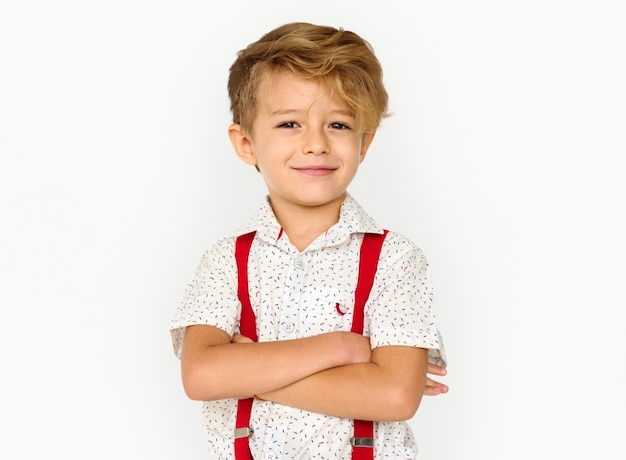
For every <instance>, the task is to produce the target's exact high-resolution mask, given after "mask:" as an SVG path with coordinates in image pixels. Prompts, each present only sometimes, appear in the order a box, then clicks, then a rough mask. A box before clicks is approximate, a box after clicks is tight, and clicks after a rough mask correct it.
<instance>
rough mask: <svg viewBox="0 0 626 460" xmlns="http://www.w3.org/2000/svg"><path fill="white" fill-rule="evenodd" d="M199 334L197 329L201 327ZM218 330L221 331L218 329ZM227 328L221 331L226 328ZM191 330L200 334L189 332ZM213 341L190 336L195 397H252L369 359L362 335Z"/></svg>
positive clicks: (189, 387)
mask: <svg viewBox="0 0 626 460" xmlns="http://www.w3.org/2000/svg"><path fill="white" fill-rule="evenodd" d="M196 332H197V331H196ZM213 332H215V331H213ZM220 332H221V331H220ZM187 333H188V334H192V335H193V334H194V333H195V332H194V331H191V330H189V331H188V332H187ZM221 333H222V334H223V336H221V337H220V336H219V333H216V334H217V336H218V339H217V340H215V338H213V339H212V340H211V341H209V342H208V344H207V342H206V341H203V340H197V338H194V337H193V336H192V337H191V338H190V340H189V341H188V340H187V337H186V338H185V343H184V346H183V354H182V360H181V361H182V375H183V385H184V387H185V391H186V392H187V395H188V396H189V397H190V398H191V399H195V400H203V401H207V400H215V399H226V398H247V397H250V396H252V395H253V394H259V393H265V392H269V391H272V390H275V389H277V388H282V387H285V386H287V385H290V384H292V383H294V382H296V381H298V380H301V379H303V378H305V377H308V376H310V375H312V374H315V373H317V372H320V371H323V370H325V369H329V368H332V367H334V366H341V365H345V364H347V363H351V362H358V361H364V360H366V359H369V357H367V358H366V356H367V355H366V354H364V353H363V350H367V347H360V349H355V346H354V343H356V341H357V340H360V338H358V335H357V334H351V333H343V332H338V333H331V334H323V335H319V336H315V337H307V338H302V339H295V340H285V341H276V342H261V343H230V342H229V341H227V340H229V337H228V335H227V334H225V333H223V332H221Z"/></svg>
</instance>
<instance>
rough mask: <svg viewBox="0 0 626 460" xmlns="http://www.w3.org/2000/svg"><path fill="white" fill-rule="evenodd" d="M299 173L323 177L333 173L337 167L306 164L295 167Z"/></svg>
mask: <svg viewBox="0 0 626 460" xmlns="http://www.w3.org/2000/svg"><path fill="white" fill-rule="evenodd" d="M294 169H295V170H296V171H298V172H299V173H302V174H305V175H307V176H315V177H323V176H328V175H330V174H332V173H333V172H334V171H335V169H336V168H329V167H323V166H305V167H301V168H294Z"/></svg>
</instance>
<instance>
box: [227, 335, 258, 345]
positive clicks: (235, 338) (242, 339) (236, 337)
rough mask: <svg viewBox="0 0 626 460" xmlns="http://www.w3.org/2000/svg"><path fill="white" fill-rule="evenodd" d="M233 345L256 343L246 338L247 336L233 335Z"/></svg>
mask: <svg viewBox="0 0 626 460" xmlns="http://www.w3.org/2000/svg"><path fill="white" fill-rule="evenodd" d="M230 342H231V343H254V341H253V340H252V339H251V338H249V337H246V336H245V335H241V334H237V333H235V334H233V338H232V340H231V341H230Z"/></svg>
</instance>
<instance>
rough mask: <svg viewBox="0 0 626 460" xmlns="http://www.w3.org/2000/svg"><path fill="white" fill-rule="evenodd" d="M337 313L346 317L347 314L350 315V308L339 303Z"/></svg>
mask: <svg viewBox="0 0 626 460" xmlns="http://www.w3.org/2000/svg"><path fill="white" fill-rule="evenodd" d="M337 311H338V312H339V313H340V314H342V315H345V314H346V313H348V306H347V305H346V304H345V303H338V304H337Z"/></svg>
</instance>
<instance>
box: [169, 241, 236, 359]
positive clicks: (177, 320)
mask: <svg viewBox="0 0 626 460" xmlns="http://www.w3.org/2000/svg"><path fill="white" fill-rule="evenodd" d="M239 310H240V303H239V300H238V298H237V270H236V264H235V262H234V240H232V239H224V240H222V241H220V242H218V243H217V244H216V245H214V246H213V247H212V248H211V249H209V250H208V251H206V252H205V253H204V254H203V256H202V259H201V260H200V264H199V265H198V267H197V268H196V270H195V272H194V274H193V276H192V278H191V281H190V282H189V284H188V285H187V287H186V289H185V292H184V295H183V298H182V300H181V302H180V304H179V306H178V308H177V309H176V311H175V313H174V317H173V319H172V322H171V325H170V334H171V338H172V345H173V347H174V353H175V354H176V356H178V357H179V358H180V354H181V348H182V342H183V338H184V336H185V330H186V327H187V326H192V325H208V326H215V327H218V328H220V329H222V330H223V331H225V332H226V333H228V334H229V335H231V336H232V335H233V333H234V332H235V328H236V327H237V324H238V318H239Z"/></svg>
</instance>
